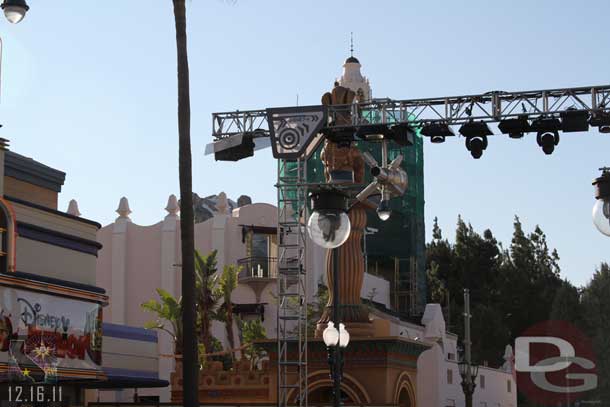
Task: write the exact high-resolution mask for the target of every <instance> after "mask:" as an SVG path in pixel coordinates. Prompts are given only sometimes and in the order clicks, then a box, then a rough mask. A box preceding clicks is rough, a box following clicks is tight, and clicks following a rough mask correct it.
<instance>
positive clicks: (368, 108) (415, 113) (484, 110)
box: [212, 85, 610, 140]
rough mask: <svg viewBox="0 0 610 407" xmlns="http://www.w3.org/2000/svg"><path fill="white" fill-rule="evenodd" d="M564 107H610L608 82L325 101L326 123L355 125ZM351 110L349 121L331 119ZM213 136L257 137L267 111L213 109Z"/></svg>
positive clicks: (450, 121) (489, 117)
mask: <svg viewBox="0 0 610 407" xmlns="http://www.w3.org/2000/svg"><path fill="white" fill-rule="evenodd" d="M568 108H574V109H577V110H585V111H587V112H589V113H590V114H593V113H610V85H605V86H590V87H579V88H564V89H546V90H533V91H523V92H503V91H492V92H487V93H483V94H480V95H464V96H449V97H438V98H426V99H408V100H393V99H373V101H371V102H368V103H361V104H357V105H356V104H354V105H332V106H325V109H326V112H327V116H328V125H327V128H331V129H332V128H340V127H349V126H359V125H365V124H370V123H384V122H387V123H393V124H396V123H401V122H402V123H409V124H412V125H415V126H418V125H425V124H433V123H439V124H447V125H460V124H465V123H468V122H469V121H472V120H474V121H483V122H486V123H494V122H499V121H500V120H504V119H510V118H518V117H523V116H524V115H525V116H527V119H528V120H534V119H537V118H540V117H549V116H557V115H559V114H560V113H562V112H565V111H566V110H567V109H568ZM347 112H349V113H350V116H351V123H346V122H345V120H333V119H334V118H335V117H337V116H341V117H342V118H345V116H346V113H347ZM212 117H213V134H212V135H213V137H214V139H215V140H221V139H224V138H227V137H230V136H232V135H236V134H240V133H252V134H253V136H254V137H255V138H260V137H268V136H269V125H268V123H267V111H266V110H265V109H263V110H249V111H239V110H237V111H234V112H224V113H214V114H213V115H212Z"/></svg>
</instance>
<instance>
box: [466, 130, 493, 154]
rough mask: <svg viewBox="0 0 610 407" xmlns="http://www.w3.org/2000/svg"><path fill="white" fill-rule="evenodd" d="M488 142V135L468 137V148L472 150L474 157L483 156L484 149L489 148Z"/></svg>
mask: <svg viewBox="0 0 610 407" xmlns="http://www.w3.org/2000/svg"><path fill="white" fill-rule="evenodd" d="M487 144H488V143H487V136H469V137H466V148H467V149H468V151H470V154H471V155H472V158H475V159H479V158H481V156H482V155H483V150H485V149H487Z"/></svg>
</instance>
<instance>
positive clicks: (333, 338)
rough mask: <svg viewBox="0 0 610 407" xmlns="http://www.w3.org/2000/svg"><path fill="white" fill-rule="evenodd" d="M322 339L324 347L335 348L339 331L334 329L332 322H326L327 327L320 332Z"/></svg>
mask: <svg viewBox="0 0 610 407" xmlns="http://www.w3.org/2000/svg"><path fill="white" fill-rule="evenodd" d="M322 339H323V340H324V343H325V344H326V346H337V342H339V331H338V330H337V328H335V324H334V323H333V321H328V325H327V326H326V328H325V329H324V331H323V332H322Z"/></svg>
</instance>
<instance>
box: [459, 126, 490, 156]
mask: <svg viewBox="0 0 610 407" xmlns="http://www.w3.org/2000/svg"><path fill="white" fill-rule="evenodd" d="M460 134H462V135H463V136H464V137H466V148H467V149H468V151H470V154H471V155H472V157H473V158H475V159H479V158H481V156H482V155H483V150H485V149H486V148H487V136H491V135H492V134H493V133H492V132H491V130H489V126H487V123H485V122H482V121H479V122H475V121H469V122H468V123H464V124H463V125H462V127H460Z"/></svg>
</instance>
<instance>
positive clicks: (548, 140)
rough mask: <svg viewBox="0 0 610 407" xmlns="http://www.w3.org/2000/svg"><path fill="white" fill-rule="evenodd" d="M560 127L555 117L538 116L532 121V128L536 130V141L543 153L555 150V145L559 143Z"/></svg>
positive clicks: (550, 152)
mask: <svg viewBox="0 0 610 407" xmlns="http://www.w3.org/2000/svg"><path fill="white" fill-rule="evenodd" d="M560 129H561V122H560V121H559V119H557V118H555V117H540V118H538V119H536V120H534V121H533V122H532V130H534V131H536V132H538V134H537V135H536V142H537V143H538V145H539V146H540V147H542V151H544V153H545V154H547V155H549V154H552V153H553V151H555V146H556V145H558V144H559V130H560Z"/></svg>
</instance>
